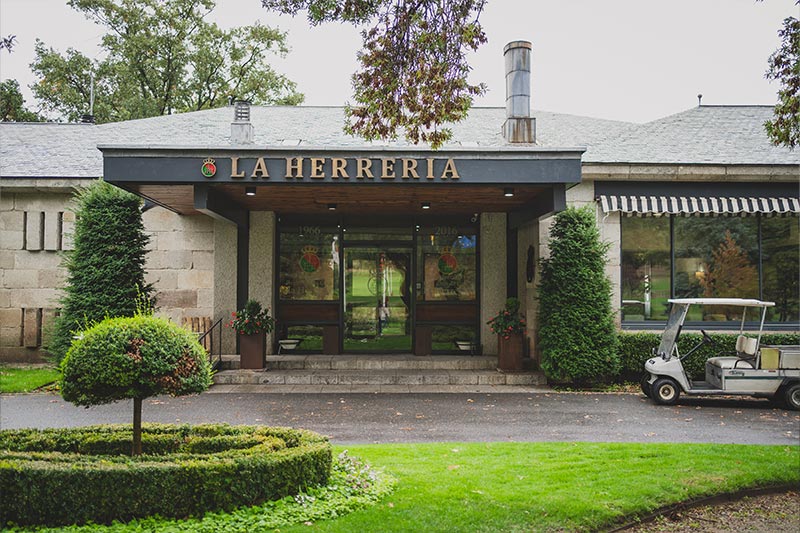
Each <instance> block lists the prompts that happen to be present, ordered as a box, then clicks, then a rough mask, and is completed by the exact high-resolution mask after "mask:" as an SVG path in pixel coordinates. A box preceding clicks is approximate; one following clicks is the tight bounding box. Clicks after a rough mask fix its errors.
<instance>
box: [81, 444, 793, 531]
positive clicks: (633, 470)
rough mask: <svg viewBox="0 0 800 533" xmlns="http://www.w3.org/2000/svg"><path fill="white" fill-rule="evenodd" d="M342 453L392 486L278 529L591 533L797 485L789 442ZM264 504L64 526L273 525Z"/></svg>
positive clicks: (400, 447) (425, 447)
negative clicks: (661, 511)
mask: <svg viewBox="0 0 800 533" xmlns="http://www.w3.org/2000/svg"><path fill="white" fill-rule="evenodd" d="M335 449H336V452H337V453H338V452H340V451H341V450H343V449H344V447H342V446H336V447H335ZM347 450H348V451H349V454H350V455H354V456H357V457H360V458H362V459H365V460H366V461H368V462H370V463H371V464H372V465H373V466H375V467H377V468H378V469H381V470H383V471H385V472H386V473H387V474H389V475H391V476H393V477H394V478H396V479H397V484H396V486H395V490H394V492H393V493H391V494H389V495H388V496H385V497H384V498H383V499H382V500H381V501H379V502H378V503H377V504H376V505H373V506H371V507H366V508H363V509H360V510H356V511H354V512H352V513H350V514H346V515H344V516H340V517H339V518H336V519H333V520H321V521H314V522H313V523H312V522H310V520H317V519H318V518H319V517H320V516H335V515H337V514H341V512H335V511H332V509H330V506H331V505H333V503H332V501H331V500H327V499H325V498H320V499H319V500H318V503H317V504H315V505H311V506H305V510H302V511H298V510H291V509H289V508H284V509H283V511H284V513H286V514H288V515H290V516H292V517H293V519H294V520H296V522H295V523H296V524H297V525H295V526H285V525H281V526H279V527H280V531H281V532H282V533H286V532H293V531H296V532H300V531H303V532H307V531H333V532H337V531H341V532H346V533H351V532H353V531H363V532H372V531H381V532H391V531H402V532H407V531H425V532H438V531H442V532H459V531H464V532H470V533H471V532H481V531H485V532H491V531H503V532H507V531H509V532H514V531H525V532H529V531H594V530H598V529H603V528H607V527H608V526H609V525H611V524H613V523H616V522H619V521H627V520H631V519H632V518H633V517H634V516H635V515H642V514H644V513H648V512H651V511H653V510H655V509H658V508H661V507H664V506H667V505H670V504H673V503H677V502H680V501H685V500H688V499H692V498H697V497H701V496H710V495H715V494H721V493H730V492H734V491H737V490H740V489H744V488H752V487H758V486H769V485H777V484H788V483H791V484H795V485H796V484H798V483H800V468H798V465H800V447H797V446H752V445H730V444H728V445H720V444H608V443H471V444H456V443H436V444H392V445H361V446H349V447H347ZM303 501H304V504H306V503H308V499H307V498H306V499H304V500H303ZM336 505H341V504H336ZM357 507H358V505H354V506H352V507H351V509H352V508H357ZM271 508H272V507H271V506H270V505H266V504H265V506H264V507H259V506H256V507H252V508H247V509H242V510H239V511H235V512H233V513H219V514H213V515H212V514H209V515H207V516H206V518H205V519H203V520H201V521H197V520H188V521H172V520H161V519H155V518H154V519H144V520H142V521H140V522H139V523H136V522H134V523H131V524H128V525H123V524H117V525H116V526H114V527H112V528H106V527H103V526H86V527H82V528H76V529H74V530H73V529H72V528H70V529H69V531H81V532H92V533H94V532H97V533H99V532H110V531H113V532H114V533H133V532H134V531H175V532H178V531H183V532H187V531H197V532H199V531H202V532H210V531H215V532H216V531H226V532H229V533H238V532H245V531H255V530H260V531H275V529H273V528H274V527H275V525H274V524H275V522H274V521H273V516H272V515H271V513H272V511H268V509H271ZM326 508H327V509H326ZM339 509H341V507H339ZM265 512H268V513H270V514H269V516H264V513H265ZM270 523H271V524H273V525H272V526H271V527H266V525H267V524H270ZM259 525H263V526H265V528H259V527H257V526H259Z"/></svg>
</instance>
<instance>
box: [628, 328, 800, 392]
mask: <svg viewBox="0 0 800 533" xmlns="http://www.w3.org/2000/svg"><path fill="white" fill-rule="evenodd" d="M618 336H619V340H620V359H621V360H622V372H621V373H620V375H619V377H618V381H638V379H639V378H640V377H641V376H642V375H643V374H644V363H645V362H646V361H647V360H648V359H650V358H651V357H652V350H653V348H658V345H659V344H660V342H661V334H660V333H627V332H620V333H619V334H618ZM709 336H710V337H711V338H712V339H714V341H716V344H717V345H716V346H711V345H706V346H703V347H702V348H700V349H699V350H697V351H696V352H695V353H693V354H692V355H690V356H689V357H688V358H687V359H685V360H684V361H683V366H684V368H685V369H686V373H687V374H689V376H690V378H691V379H701V378H703V377H704V376H705V372H706V370H705V365H706V360H707V359H709V358H711V357H716V356H718V355H732V354H733V353H734V352H735V348H736V337H737V336H738V333H735V334H730V333H710V334H709ZM749 336H754V335H752V334H750V335H749ZM702 338H703V336H702V335H701V334H700V333H682V334H681V336H680V337H679V338H678V352H679V353H680V354H685V353H686V352H688V351H689V350H691V349H692V348H693V347H694V346H696V345H697V344H698V343H699V342H700V341H701V340H702ZM761 344H800V334H787V333H765V334H764V335H762V337H761Z"/></svg>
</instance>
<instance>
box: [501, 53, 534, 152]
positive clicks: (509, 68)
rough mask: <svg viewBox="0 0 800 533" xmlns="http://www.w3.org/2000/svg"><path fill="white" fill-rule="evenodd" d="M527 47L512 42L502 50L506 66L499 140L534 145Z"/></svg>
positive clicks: (529, 61)
mask: <svg viewBox="0 0 800 533" xmlns="http://www.w3.org/2000/svg"><path fill="white" fill-rule="evenodd" d="M531 49H532V47H531V43H530V42H529V41H512V42H510V43H508V44H507V45H506V46H505V48H503V57H504V58H505V66H506V121H505V123H504V124H503V136H504V137H505V138H506V141H508V142H510V143H535V142H536V119H534V118H531Z"/></svg>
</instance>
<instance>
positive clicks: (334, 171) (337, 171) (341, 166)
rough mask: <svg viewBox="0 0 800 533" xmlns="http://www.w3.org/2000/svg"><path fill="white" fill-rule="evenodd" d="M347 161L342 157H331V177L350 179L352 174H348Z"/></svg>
mask: <svg viewBox="0 0 800 533" xmlns="http://www.w3.org/2000/svg"><path fill="white" fill-rule="evenodd" d="M346 166H347V161H345V160H344V159H342V158H341V157H334V158H333V159H331V178H333V179H337V178H344V179H349V178H350V176H348V175H347V169H346V168H345V167H346Z"/></svg>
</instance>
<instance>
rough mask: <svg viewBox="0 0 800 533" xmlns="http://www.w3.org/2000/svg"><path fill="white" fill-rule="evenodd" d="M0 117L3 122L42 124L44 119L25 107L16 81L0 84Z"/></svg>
mask: <svg viewBox="0 0 800 533" xmlns="http://www.w3.org/2000/svg"><path fill="white" fill-rule="evenodd" d="M0 115H1V118H0V120H2V121H3V122H42V121H44V118H43V117H41V116H40V115H39V114H38V113H35V112H33V111H30V110H28V109H27V108H26V107H25V99H24V98H23V97H22V93H21V92H20V91H19V82H17V80H6V81H4V82H2V83H0Z"/></svg>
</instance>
